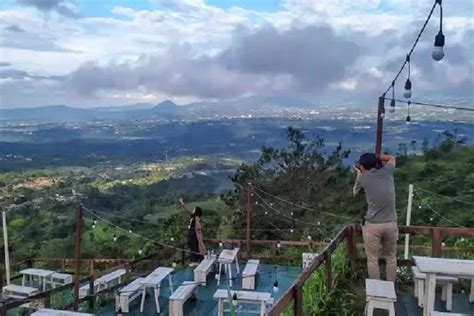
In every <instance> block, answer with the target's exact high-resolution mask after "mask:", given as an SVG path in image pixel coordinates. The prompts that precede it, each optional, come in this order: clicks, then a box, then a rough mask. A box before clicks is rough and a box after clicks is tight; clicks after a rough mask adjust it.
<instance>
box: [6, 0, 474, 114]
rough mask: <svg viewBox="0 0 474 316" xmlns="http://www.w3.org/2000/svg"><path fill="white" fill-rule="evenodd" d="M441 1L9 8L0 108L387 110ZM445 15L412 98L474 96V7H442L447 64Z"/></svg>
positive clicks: (113, 1) (208, 1)
mask: <svg viewBox="0 0 474 316" xmlns="http://www.w3.org/2000/svg"><path fill="white" fill-rule="evenodd" d="M433 2H434V1H432V0H358V1H354V0H121V1H119V0H3V1H1V2H0V108H20V107H33V106H43V105H58V104H65V105H69V106H77V107H96V106H113V105H125V104H134V103H159V102H161V101H163V100H166V99H170V100H173V101H174V102H177V103H179V104H184V103H189V102H193V101H201V100H212V101H216V100H217V101H218V100H223V99H236V98H240V97H246V96H252V95H264V96H292V97H299V98H305V99H307V100H310V101H316V100H318V99H325V100H334V102H335V103H336V102H337V100H339V99H340V98H341V96H345V97H346V99H347V98H349V99H353V100H356V101H357V100H372V99H373V100H377V98H378V96H379V95H380V94H381V93H382V92H383V91H384V90H385V88H386V87H387V86H388V85H389V84H390V82H391V81H392V79H393V77H394V75H395V73H396V72H397V71H398V69H399V67H400V65H401V63H402V62H403V60H404V59H405V56H406V54H407V52H408V51H409V49H410V47H411V45H412V43H413V41H414V39H415V38H416V35H417V33H418V31H419V30H420V28H421V26H422V24H423V22H424V20H425V19H426V16H427V15H428V12H429V10H430V8H431V6H432V4H433ZM439 14H440V12H439V10H438V9H436V10H435V11H434V14H433V17H432V19H431V21H430V23H429V24H428V26H427V28H426V31H425V33H424V34H423V36H422V37H421V39H420V43H419V45H418V46H417V48H416V50H415V52H414V54H413V55H412V58H411V81H412V83H413V98H414V99H416V100H424V99H426V98H432V97H437V96H449V97H453V98H464V97H466V96H467V97H473V93H474V92H473V90H474V0H451V1H443V14H444V18H443V32H444V34H445V35H446V46H445V54H446V56H445V58H444V59H443V60H442V61H440V62H436V61H434V60H432V58H431V52H432V49H433V42H434V37H435V35H436V34H437V32H438V30H439ZM406 77H407V74H406V72H403V73H402V75H401V76H400V80H398V81H397V82H396V86H395V92H396V95H397V96H399V95H401V94H402V93H403V85H404V81H405V80H406ZM361 102H362V101H361ZM364 102H365V101H364Z"/></svg>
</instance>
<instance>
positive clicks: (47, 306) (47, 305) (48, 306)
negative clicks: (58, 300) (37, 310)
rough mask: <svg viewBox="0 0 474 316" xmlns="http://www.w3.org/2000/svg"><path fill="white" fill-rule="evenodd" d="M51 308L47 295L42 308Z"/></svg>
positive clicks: (49, 298)
mask: <svg viewBox="0 0 474 316" xmlns="http://www.w3.org/2000/svg"><path fill="white" fill-rule="evenodd" d="M50 307H51V294H47V295H46V297H45V298H44V308H50Z"/></svg>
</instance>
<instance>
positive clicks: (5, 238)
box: [2, 211, 10, 285]
mask: <svg viewBox="0 0 474 316" xmlns="http://www.w3.org/2000/svg"><path fill="white" fill-rule="evenodd" d="M2 225H3V248H4V249H5V273H6V278H7V285H10V254H9V252H8V232H7V213H6V212H5V211H3V212H2Z"/></svg>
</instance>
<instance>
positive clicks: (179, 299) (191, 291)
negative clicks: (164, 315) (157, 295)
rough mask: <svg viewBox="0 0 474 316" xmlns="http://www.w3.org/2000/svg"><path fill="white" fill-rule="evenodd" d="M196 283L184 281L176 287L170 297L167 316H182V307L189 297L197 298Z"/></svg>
mask: <svg viewBox="0 0 474 316" xmlns="http://www.w3.org/2000/svg"><path fill="white" fill-rule="evenodd" d="M197 289H198V283H196V282H192V281H184V282H183V285H181V286H180V287H178V288H177V289H176V291H174V292H173V294H172V295H171V296H170V301H169V316H183V315H184V312H183V305H184V303H186V301H187V300H188V299H189V298H190V297H191V296H193V295H194V296H195V297H197Z"/></svg>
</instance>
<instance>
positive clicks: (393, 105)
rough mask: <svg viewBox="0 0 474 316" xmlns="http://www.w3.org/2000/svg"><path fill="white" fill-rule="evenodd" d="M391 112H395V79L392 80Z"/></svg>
mask: <svg viewBox="0 0 474 316" xmlns="http://www.w3.org/2000/svg"><path fill="white" fill-rule="evenodd" d="M388 111H389V112H390V113H395V81H392V100H390V109H389V110H388Z"/></svg>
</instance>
